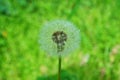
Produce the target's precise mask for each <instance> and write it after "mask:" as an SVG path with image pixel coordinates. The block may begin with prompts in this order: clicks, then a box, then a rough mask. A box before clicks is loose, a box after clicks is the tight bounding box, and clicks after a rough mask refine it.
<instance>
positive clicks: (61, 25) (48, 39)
mask: <svg viewBox="0 0 120 80" xmlns="http://www.w3.org/2000/svg"><path fill="white" fill-rule="evenodd" d="M39 43H40V45H41V48H42V49H43V50H44V51H45V52H46V53H47V54H49V55H50V56H58V57H59V74H60V70H61V57H62V56H65V55H67V54H70V53H73V51H75V50H76V49H78V48H79V45H80V31H79V29H77V28H76V27H75V26H74V25H73V24H72V23H71V22H68V21H64V20H55V21H50V22H48V23H46V24H45V25H44V26H43V27H42V28H41V31H40V39H39ZM58 80H60V75H59V78H58Z"/></svg>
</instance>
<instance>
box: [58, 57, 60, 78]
mask: <svg viewBox="0 0 120 80" xmlns="http://www.w3.org/2000/svg"><path fill="white" fill-rule="evenodd" d="M58 59H59V64H58V80H61V56H59V58H58Z"/></svg>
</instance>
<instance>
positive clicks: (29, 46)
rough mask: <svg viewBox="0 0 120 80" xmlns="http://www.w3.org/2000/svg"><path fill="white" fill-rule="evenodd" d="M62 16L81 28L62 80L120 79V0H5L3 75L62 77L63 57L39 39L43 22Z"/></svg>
mask: <svg viewBox="0 0 120 80" xmlns="http://www.w3.org/2000/svg"><path fill="white" fill-rule="evenodd" d="M56 19H63V20H68V21H71V22H72V23H74V24H75V25H76V26H77V27H78V28H79V29H80V31H81V34H80V35H81V44H80V46H81V47H80V49H79V50H77V51H75V53H73V54H71V55H68V56H66V57H64V58H63V59H62V80H120V0H0V80H57V70H58V68H57V67H58V59H57V57H49V56H48V55H46V54H45V53H44V52H43V51H42V50H41V49H40V45H39V44H38V39H39V31H40V28H41V27H42V25H43V24H44V23H45V22H47V21H51V20H56ZM76 36H77V35H76Z"/></svg>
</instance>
